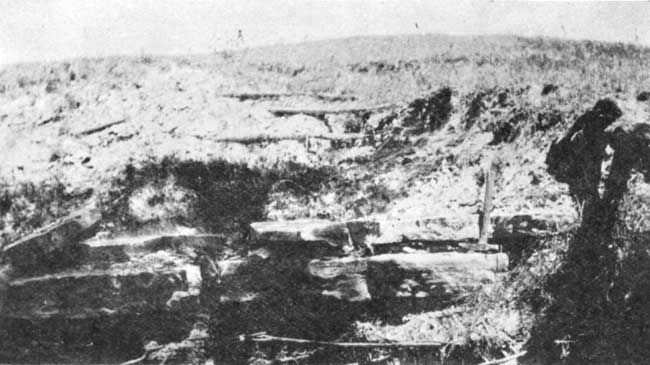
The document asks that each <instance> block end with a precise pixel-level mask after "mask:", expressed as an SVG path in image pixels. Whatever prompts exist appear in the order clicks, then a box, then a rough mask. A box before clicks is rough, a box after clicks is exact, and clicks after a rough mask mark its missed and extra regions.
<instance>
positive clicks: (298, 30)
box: [0, 0, 650, 64]
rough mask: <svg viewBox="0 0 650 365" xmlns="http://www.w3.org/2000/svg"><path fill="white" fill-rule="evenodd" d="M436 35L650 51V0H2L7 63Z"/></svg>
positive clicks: (1, 38) (0, 57) (2, 59)
mask: <svg viewBox="0 0 650 365" xmlns="http://www.w3.org/2000/svg"><path fill="white" fill-rule="evenodd" d="M240 31H241V35H242V39H238V35H239V32H240ZM426 33H443V34H456V35H477V34H518V35H525V36H537V35H541V36H552V37H561V38H572V39H594V40H604V41H620V42H628V43H638V44H644V45H648V46H650V1H640V2H586V1H573V2H543V1H522V0H515V1H487V0H486V1H471V0H465V1H463V0H461V1H424V0H423V1H416V0H401V1H397V0H396V1H380V0H374V1H371V0H255V1H253V0H233V1H226V0H212V1H207V0H204V1H192V0H184V1H180V0H178V1H171V0H76V1H72V0H0V64H7V63H16V62H31V61H51V60H59V59H66V58H75V57H99V56H110V55H142V54H156V55H158V54H195V53H210V52H213V51H215V50H221V49H226V48H233V47H241V46H247V47H254V46H260V45H270V44H278V43H295V42H301V41H308V40H319V39H330V38H341V37H350V36H360V35H391V34H426Z"/></svg>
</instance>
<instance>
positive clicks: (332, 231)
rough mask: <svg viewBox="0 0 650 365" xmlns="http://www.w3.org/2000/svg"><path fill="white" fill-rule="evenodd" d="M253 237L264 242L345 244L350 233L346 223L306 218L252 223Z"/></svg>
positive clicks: (340, 245)
mask: <svg viewBox="0 0 650 365" xmlns="http://www.w3.org/2000/svg"><path fill="white" fill-rule="evenodd" d="M251 231H252V233H253V239H255V240H257V241H262V242H268V241H278V242H327V243H329V244H331V245H332V246H339V247H342V246H345V245H346V244H348V243H349V242H350V234H349V231H348V228H347V226H346V224H345V223H337V222H331V221H326V220H317V219H305V220H302V219H301V220H295V221H286V222H257V223H252V224H251Z"/></svg>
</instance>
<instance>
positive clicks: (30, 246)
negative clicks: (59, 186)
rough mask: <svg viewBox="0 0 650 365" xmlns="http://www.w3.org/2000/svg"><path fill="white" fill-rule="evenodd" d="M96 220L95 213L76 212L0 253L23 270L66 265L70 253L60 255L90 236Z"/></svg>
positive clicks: (97, 218) (95, 225)
mask: <svg viewBox="0 0 650 365" xmlns="http://www.w3.org/2000/svg"><path fill="white" fill-rule="evenodd" d="M100 218H101V215H100V214H99V212H97V211H92V210H87V211H83V212H77V213H75V214H73V215H70V216H68V217H66V218H63V219H61V220H60V221H58V222H55V223H53V224H51V225H49V226H46V227H43V228H42V229H40V230H38V231H36V232H34V233H32V234H30V235H28V236H26V237H24V238H22V239H20V240H18V241H16V242H14V243H12V244H10V245H8V246H6V247H4V248H3V250H2V251H3V253H4V254H5V255H7V256H8V257H9V260H10V261H11V264H12V265H13V266H14V267H16V268H19V269H23V270H28V269H36V270H41V269H42V267H41V266H46V267H47V266H61V265H66V264H68V262H64V261H65V259H66V256H70V252H66V254H64V255H61V254H60V253H63V252H64V251H66V250H68V249H70V248H72V247H73V246H75V245H76V244H77V243H78V242H79V241H80V240H82V239H84V238H87V237H88V236H91V235H92V234H94V229H95V228H96V227H97V224H98V223H99V220H100ZM57 253H58V254H57ZM62 260H63V261H62Z"/></svg>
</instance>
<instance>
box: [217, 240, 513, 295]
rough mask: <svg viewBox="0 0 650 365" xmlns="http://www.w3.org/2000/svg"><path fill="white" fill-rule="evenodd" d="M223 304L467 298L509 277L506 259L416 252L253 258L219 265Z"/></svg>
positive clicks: (226, 261) (504, 257) (484, 255)
mask: <svg viewBox="0 0 650 365" xmlns="http://www.w3.org/2000/svg"><path fill="white" fill-rule="evenodd" d="M218 266H219V268H220V269H221V271H220V275H219V276H220V287H221V290H222V291H221V301H222V302H248V301H253V300H256V299H257V298H263V297H266V296H269V295H271V296H286V297H295V296H323V297H332V298H336V299H339V300H343V301H350V302H359V301H369V300H374V299H381V298H415V299H417V298H434V299H435V298H437V297H438V298H440V299H441V300H449V299H453V298H458V297H461V296H463V295H466V294H468V293H469V292H470V291H473V290H475V289H477V288H480V287H481V286H483V285H489V284H491V283H493V282H494V281H495V280H496V277H497V276H496V275H497V273H500V272H505V271H506V270H507V267H508V256H507V255H506V254H504V253H493V254H486V253H460V252H439V253H430V252H424V251H423V252H414V253H400V254H382V255H375V256H369V257H344V258H331V259H317V260H299V259H296V258H286V259H284V258H282V257H277V258H273V257H269V258H262V257H258V256H252V257H247V258H238V259H233V260H224V261H221V262H219V265H218Z"/></svg>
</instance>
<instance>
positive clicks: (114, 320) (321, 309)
mask: <svg viewBox="0 0 650 365" xmlns="http://www.w3.org/2000/svg"><path fill="white" fill-rule="evenodd" d="M99 219H100V216H99V215H97V214H90V213H78V214H76V215H71V216H70V217H67V218H65V219H63V220H61V221H59V222H57V223H55V224H53V225H50V226H48V227H45V228H43V229H41V230H39V231H38V232H35V233H33V234H32V235H30V236H27V237H25V238H23V239H21V240H19V241H16V242H15V243H13V244H11V245H9V246H6V247H5V248H4V249H3V253H4V255H5V256H6V257H7V258H8V261H9V263H10V268H9V269H8V270H7V273H8V282H7V283H6V285H5V289H3V291H4V293H2V294H3V295H2V298H3V299H2V303H1V304H2V309H1V310H0V320H2V321H3V323H4V327H5V328H7V329H8V332H7V333H8V334H9V336H10V338H6V339H3V341H8V342H7V343H13V344H15V346H17V347H15V348H21V347H24V346H27V349H24V350H25V351H26V352H25V351H23V353H22V354H17V353H12V352H11V351H9V353H7V351H5V353H4V354H3V355H2V356H3V359H2V360H4V361H14V360H17V359H21V360H26V361H43V360H45V359H47V360H48V361H55V360H56V359H53V358H48V357H47V356H48V355H47V354H48V351H45V352H43V348H45V347H43V346H41V345H42V344H43V343H55V344H57V345H55V346H54V348H58V350H56V351H54V350H52V351H51V353H55V352H56V353H61V351H60V348H61V347H64V348H66V349H68V351H70V352H72V353H76V352H81V353H85V354H86V355H87V356H90V355H88V352H91V353H92V354H94V355H93V356H96V357H95V358H96V359H100V358H101V357H100V356H101V355H100V354H102V353H104V352H103V351H104V350H102V346H109V347H110V346H113V345H111V343H113V342H115V341H119V339H118V338H114V335H113V333H112V330H111V328H115V326H120V325H124V326H127V327H129V328H132V329H133V331H134V333H133V334H130V335H129V336H130V337H129V338H130V339H131V343H132V344H131V345H130V346H131V347H130V348H131V349H132V351H127V350H125V351H124V356H125V358H128V357H129V356H131V354H132V353H135V352H136V349H141V348H142V346H143V345H144V344H145V343H146V342H147V341H152V340H156V341H163V340H169V338H168V337H166V335H161V334H162V333H164V332H165V329H170V332H168V333H167V334H169V333H178V330H179V328H185V329H191V326H192V323H193V322H194V321H197V320H199V319H200V318H203V317H202V316H205V315H208V316H209V317H210V320H211V321H213V322H214V321H216V322H217V323H220V325H219V326H218V329H217V330H216V332H215V333H212V335H213V336H215V337H218V338H215V340H216V341H219V340H220V339H221V340H223V339H224V338H230V337H231V336H236V335H238V334H241V333H246V332H249V331H256V330H268V329H269V328H271V329H273V330H276V331H283V332H285V333H281V334H285V335H310V334H311V335H313V334H314V333H319V334H321V335H322V336H324V337H327V336H334V335H335V334H336V333H337V331H340V330H343V329H344V327H345V326H346V325H348V324H349V323H350V321H353V320H355V319H357V318H359V316H366V317H367V316H368V315H371V314H377V313H382V315H384V316H390V315H401V314H404V313H409V312H414V311H416V312H417V311H425V310H432V309H442V308H445V307H446V306H448V305H450V304H451V303H454V302H457V301H459V300H462V299H463V298H465V297H467V296H468V295H469V294H471V293H472V292H473V291H475V290H476V289H478V288H480V287H482V286H485V285H490V284H491V283H494V282H495V280H496V279H497V276H498V275H499V274H500V273H503V272H505V271H507V269H508V264H509V260H508V255H507V254H506V253H503V252H495V251H492V252H475V251H473V250H472V249H471V248H472V247H473V246H472V242H475V241H476V240H477V238H478V220H479V217H478V216H477V215H467V216H457V217H431V218H424V219H419V220H412V221H375V220H357V221H350V222H330V221H323V220H309V221H307V220H297V221H287V222H260V223H252V224H250V235H249V239H248V241H246V242H243V243H242V245H241V246H242V247H239V250H238V251H235V250H232V248H230V249H229V248H228V247H227V246H228V242H229V241H228V237H227V236H225V235H219V234H195V235H193V234H189V235H164V234H162V235H150V236H138V237H122V238H112V239H102V238H100V237H93V238H89V237H90V236H93V235H94V233H95V230H96V227H97V224H98V222H99ZM572 222H573V217H567V216H561V215H557V214H546V213H543V212H536V213H530V214H519V215H514V216H505V215H495V216H493V217H492V223H493V230H492V239H491V243H499V240H502V239H505V240H507V239H516V238H519V237H526V236H539V235H548V234H555V233H558V232H561V231H563V230H566V229H568V228H569V227H570V226H571V224H572ZM414 242H415V243H417V242H420V243H421V242H428V243H431V244H433V245H434V246H438V248H439V249H438V250H428V249H426V248H424V249H423V248H422V247H420V248H419V249H416V248H413V247H409V243H414ZM464 243H465V244H467V243H469V246H463V244H464ZM382 245H397V246H402V248H403V249H402V250H401V251H400V252H392V253H380V252H379V251H381V250H380V248H381V247H382ZM463 247H469V249H467V248H463ZM233 252H238V253H237V254H234V253H233ZM227 255H230V257H228V256H227ZM285 307H286V308H288V309H283V308H285ZM343 312H345V314H343ZM332 315H337V316H340V319H341V321H332V320H331V318H332ZM179 318H182V322H183V325H179ZM151 321H153V322H151ZM127 322H128V323H140V324H141V325H140V326H139V327H138V328H133V327H132V326H131V325H129V324H128V323H127ZM335 322H336V323H335ZM53 323H57V326H58V327H60V328H59V330H58V332H57V331H54V332H55V333H54V332H52V331H53V330H52V328H51V326H52V325H53ZM145 323H146V325H144V324H145ZM299 324H304V326H301V325H299ZM88 326H90V327H92V328H95V330H96V331H97V333H102V334H103V335H101V336H104V337H102V338H97V339H95V340H94V342H96V344H95V345H94V346H90V347H84V346H83V342H84V341H85V340H83V339H81V338H77V337H75V336H72V337H70V336H69V334H71V333H75V331H77V329H78V328H86V327H88ZM90 327H89V328H90ZM299 327H302V328H299ZM305 327H309V328H308V332H307V333H305ZM18 328H22V329H21V330H20V331H19V330H18ZM171 329H173V331H172V330H171ZM314 331H316V332H314ZM53 333H54V334H53ZM16 334H18V335H16ZM15 336H18V337H15ZM20 336H27V337H31V340H30V342H29V344H26V343H25V342H24V341H25V339H24V338H22V337H20ZM101 336H100V337H101ZM11 337H15V338H11ZM172 340H173V339H172ZM21 343H22V345H16V344H21ZM102 344H103V345H102ZM98 346H99V347H98ZM7 348H8V349H11V348H12V347H11V346H8V347H7ZM37 348H38V351H37V350H36V349H37ZM21 351H22V350H21ZM19 355H20V356H19ZM86 355H84V356H86ZM80 356H81V355H80ZM87 356H86V357H83V358H87V359H91V360H92V359H94V358H93V357H92V356H90V357H87ZM80 358H81V357H80ZM57 361H58V360H57ZM61 361H63V360H61ZM89 361H90V360H89ZM63 362H65V361H63Z"/></svg>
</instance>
